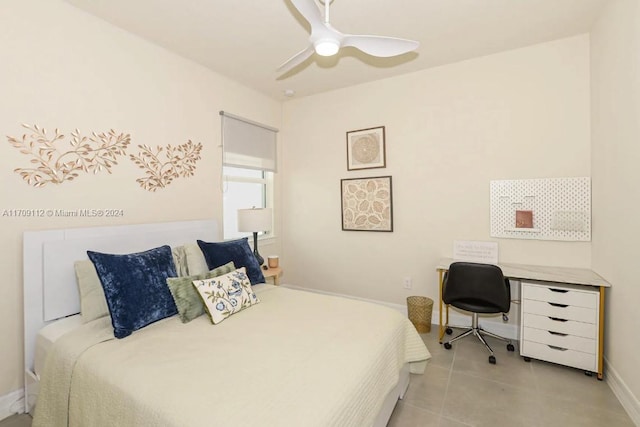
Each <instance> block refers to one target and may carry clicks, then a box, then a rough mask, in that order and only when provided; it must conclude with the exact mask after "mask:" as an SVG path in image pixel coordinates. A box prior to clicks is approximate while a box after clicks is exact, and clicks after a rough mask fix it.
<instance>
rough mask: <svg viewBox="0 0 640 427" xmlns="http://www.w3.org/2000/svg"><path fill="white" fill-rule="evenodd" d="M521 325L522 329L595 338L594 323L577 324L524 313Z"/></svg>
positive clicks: (573, 321) (572, 321) (595, 329)
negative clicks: (527, 328)
mask: <svg viewBox="0 0 640 427" xmlns="http://www.w3.org/2000/svg"><path fill="white" fill-rule="evenodd" d="M522 325H523V326H524V327H529V328H536V329H543V330H545V331H553V332H561V333H563V334H569V335H576V336H579V337H584V338H591V339H595V338H596V337H597V328H596V325H595V324H594V323H585V322H577V321H575V320H563V319H557V318H550V317H548V316H540V315H537V314H531V313H524V315H523V316H522Z"/></svg>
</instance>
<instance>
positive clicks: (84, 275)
mask: <svg viewBox="0 0 640 427" xmlns="http://www.w3.org/2000/svg"><path fill="white" fill-rule="evenodd" d="M73 267H74V269H75V270H76V280H77V281H78V290H79V291H80V313H81V314H82V322H83V323H87V322H91V321H92V320H95V319H99V318H100V317H103V316H107V315H108V314H109V307H108V306H107V299H106V298H105V296H104V290H103V289H102V283H100V278H98V273H97V272H96V268H95V267H94V266H93V263H92V262H91V261H90V260H88V259H85V260H82V261H76V262H75V263H74V264H73Z"/></svg>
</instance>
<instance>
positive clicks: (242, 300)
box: [193, 267, 260, 324]
mask: <svg viewBox="0 0 640 427" xmlns="http://www.w3.org/2000/svg"><path fill="white" fill-rule="evenodd" d="M193 286H194V287H195V288H196V290H197V291H198V293H199V294H200V296H201V297H202V300H203V301H204V305H205V307H206V308H207V312H208V313H209V316H210V317H211V321H212V322H213V323H214V324H218V323H220V322H222V321H223V320H224V319H226V318H227V317H229V316H231V315H232V314H234V313H237V312H238V311H240V310H242V309H244V308H247V307H251V306H252V305H254V304H257V303H259V302H260V300H259V299H258V297H257V296H256V294H255V293H254V292H253V290H252V289H251V282H250V281H249V277H248V276H247V271H246V269H245V268H244V267H242V268H239V269H237V270H235V271H232V272H231V273H227V274H225V275H223V276H218V277H213V278H211V279H206V280H194V281H193Z"/></svg>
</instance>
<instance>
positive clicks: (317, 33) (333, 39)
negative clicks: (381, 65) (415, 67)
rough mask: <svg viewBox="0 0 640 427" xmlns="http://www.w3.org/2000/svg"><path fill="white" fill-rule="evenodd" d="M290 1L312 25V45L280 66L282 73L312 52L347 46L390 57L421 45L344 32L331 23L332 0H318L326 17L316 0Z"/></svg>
mask: <svg viewBox="0 0 640 427" xmlns="http://www.w3.org/2000/svg"><path fill="white" fill-rule="evenodd" d="M290 1H291V3H292V4H293V6H295V8H296V9H298V12H300V14H301V15H302V16H303V17H304V18H305V19H306V20H307V21H308V22H309V24H311V36H310V37H309V41H310V44H309V46H307V47H306V48H305V49H303V50H301V51H300V52H298V53H296V54H295V55H293V56H292V57H291V58H289V59H287V60H286V61H285V62H284V63H283V64H282V65H280V67H278V70H277V71H279V72H282V73H286V72H287V71H290V70H291V69H293V68H295V67H296V66H298V65H300V64H301V63H302V62H304V61H305V60H306V59H307V58H309V57H310V56H311V55H313V53H314V52H315V53H317V54H318V55H321V56H332V55H335V54H336V53H338V51H339V50H340V48H341V47H345V46H352V47H355V48H356V49H359V50H361V51H362V52H364V53H366V54H368V55H372V56H378V57H382V58H387V57H390V56H396V55H402V54H404V53H407V52H411V51H413V50H416V49H417V48H418V46H419V45H420V43H418V42H417V41H413V40H406V39H399V38H396V37H384V36H369V35H354V34H343V33H341V32H340V31H338V30H336V29H335V28H333V27H332V26H331V24H330V23H329V5H330V4H331V2H332V1H333V0H324V1H323V0H319V1H320V2H321V3H323V4H324V19H323V18H322V15H321V14H320V9H318V7H317V6H316V4H315V1H314V0H290Z"/></svg>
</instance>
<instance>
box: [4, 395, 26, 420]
mask: <svg viewBox="0 0 640 427" xmlns="http://www.w3.org/2000/svg"><path fill="white" fill-rule="evenodd" d="M23 399H24V390H22V389H20V390H16V391H12V392H11V393H9V394H5V395H4V396H0V420H4V419H5V418H7V417H9V416H11V415H13V414H21V413H23V412H24V403H23Z"/></svg>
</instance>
